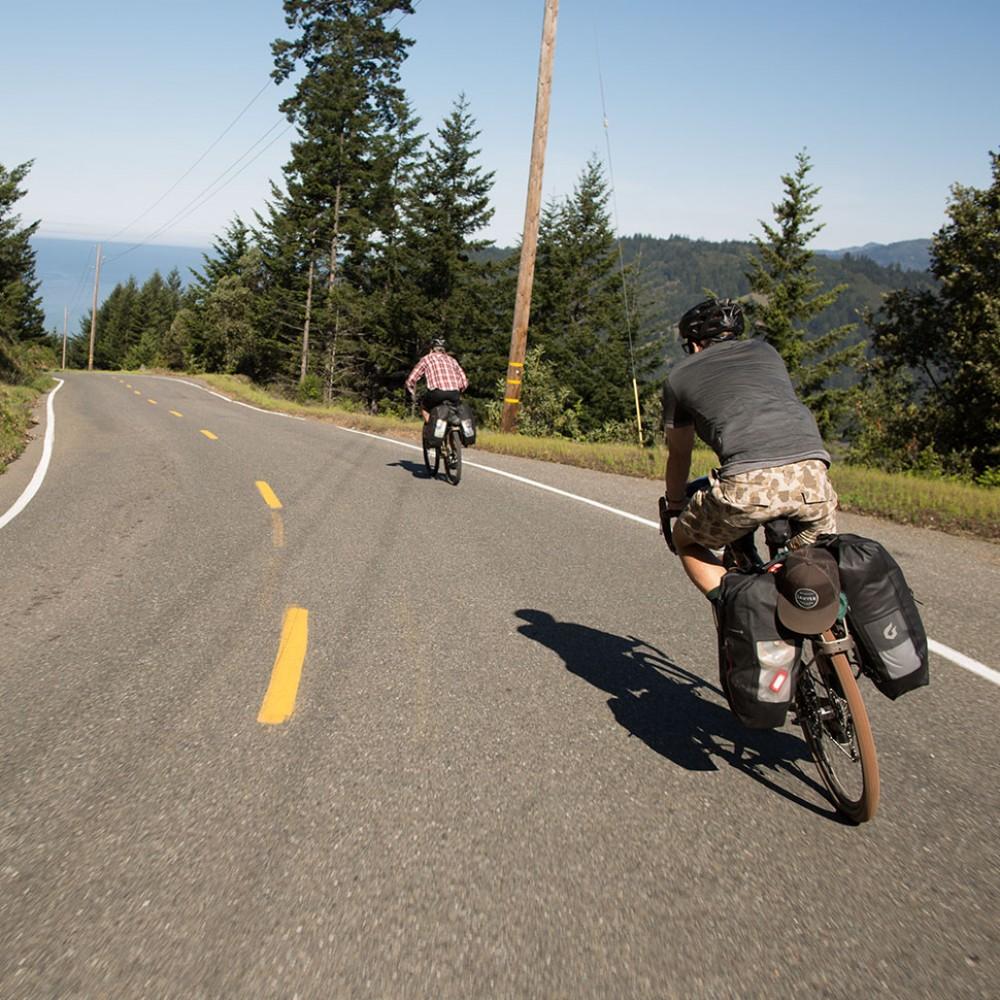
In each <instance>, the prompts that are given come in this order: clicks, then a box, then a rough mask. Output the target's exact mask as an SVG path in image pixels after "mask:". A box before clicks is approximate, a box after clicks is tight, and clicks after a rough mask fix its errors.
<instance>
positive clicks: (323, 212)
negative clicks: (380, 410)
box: [272, 0, 416, 393]
mask: <svg viewBox="0 0 1000 1000" xmlns="http://www.w3.org/2000/svg"><path fill="white" fill-rule="evenodd" d="M284 11H285V21H286V24H287V25H288V27H289V28H290V29H292V30H293V31H295V32H296V35H295V37H294V38H292V39H291V40H283V39H279V40H278V41H276V42H274V44H273V45H272V52H273V55H274V59H275V69H274V73H273V76H274V78H275V80H276V81H278V82H281V81H282V80H285V79H287V78H288V77H289V76H291V75H292V73H293V72H295V71H296V70H297V69H298V68H300V67H302V68H303V69H304V74H303V75H302V77H301V79H300V80H299V81H298V83H297V85H296V88H295V93H294V94H293V95H292V96H291V97H289V98H287V99H286V100H285V101H283V102H282V104H281V110H282V112H283V113H284V114H285V115H286V116H287V117H288V119H289V121H291V122H293V123H295V125H296V126H297V128H298V133H299V139H298V140H297V141H296V142H294V143H293V144H292V158H291V160H290V161H289V163H288V164H286V166H285V168H284V173H285V185H286V193H285V195H284V197H283V198H282V201H281V204H280V212H281V214H282V215H283V216H285V217H286V220H287V222H288V228H289V229H290V230H291V231H292V233H294V236H293V237H292V239H291V243H292V245H294V246H295V247H296V248H298V249H299V251H300V252H301V253H302V254H303V255H304V256H307V257H309V258H310V259H311V258H312V255H313V254H314V253H322V254H325V258H326V261H325V268H323V267H319V270H320V271H325V274H323V279H324V284H325V290H324V294H323V296H322V297H323V299H324V300H325V301H324V302H323V303H322V305H319V304H318V310H317V319H318V320H319V322H318V323H317V326H316V334H317V346H318V347H319V349H320V350H319V352H317V353H318V354H319V355H320V356H321V357H323V359H324V367H325V369H326V371H325V376H326V378H325V381H326V385H327V391H328V393H329V392H331V391H332V390H333V389H334V387H335V386H336V384H337V382H338V379H339V377H340V372H339V371H338V366H340V367H343V365H344V361H345V358H346V360H347V361H348V364H359V365H361V366H364V365H365V361H366V358H365V357H364V351H361V352H360V357H359V356H358V353H359V352H357V351H356V350H352V348H356V347H357V344H358V342H359V339H360V338H361V336H362V335H363V334H364V333H365V332H368V333H370V332H371V329H368V330H367V331H366V330H365V329H364V326H365V317H364V316H363V315H362V314H360V313H359V310H358V308H357V306H358V301H357V295H356V294H355V293H357V292H362V293H363V292H365V291H367V290H368V288H369V285H368V282H369V280H370V277H371V275H372V272H373V263H374V262H373V260H372V256H371V255H372V248H373V246H375V245H377V244H379V243H381V242H382V241H383V240H384V238H385V235H386V233H387V232H388V231H390V230H391V229H392V227H393V224H394V220H393V215H394V212H395V193H396V182H397V178H398V173H399V169H400V162H401V160H402V159H405V157H406V156H407V155H408V152H409V151H411V150H412V148H413V147H414V146H415V143H416V140H415V139H414V138H413V135H412V132H413V128H414V122H413V120H412V114H411V111H410V108H409V106H408V104H407V102H406V99H405V95H404V92H403V89H402V87H401V85H400V82H399V81H400V75H399V70H400V66H401V65H402V63H403V61H404V59H405V58H406V53H407V49H408V47H409V46H410V45H411V44H412V43H411V41H410V40H409V39H405V38H403V37H402V36H401V35H400V33H399V32H398V31H397V30H396V29H395V28H394V27H393V28H390V27H388V26H387V24H386V21H387V19H388V18H389V17H390V16H391V15H394V14H409V13H412V12H413V5H412V3H411V2H410V0H327V2H324V3H316V2H315V0H285V2H284ZM299 269H300V270H302V267H301V265H300V267H299ZM305 270H306V271H308V262H307V265H306V268H305ZM367 360H370V358H369V359H367ZM351 374H352V377H353V380H354V381H355V382H356V380H357V377H358V374H359V373H357V372H353V373H351ZM360 374H362V377H365V376H366V375H367V374H368V373H367V372H366V373H360Z"/></svg>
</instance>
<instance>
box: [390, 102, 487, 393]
mask: <svg viewBox="0 0 1000 1000" xmlns="http://www.w3.org/2000/svg"><path fill="white" fill-rule="evenodd" d="M478 137H479V131H478V129H477V128H476V125H475V120H474V119H473V116H472V114H471V112H470V110H469V104H468V101H467V100H466V98H465V95H464V94H461V95H459V97H458V99H457V100H456V101H455V104H454V106H453V108H452V111H451V113H450V114H449V115H448V117H447V118H446V119H445V120H444V122H443V124H442V125H441V126H440V127H439V128H438V130H437V137H436V139H432V140H431V141H430V142H429V144H428V148H427V149H426V151H425V152H424V155H423V157H422V159H421V162H420V165H419V168H418V169H417V171H416V175H415V179H414V183H413V186H412V190H411V191H410V196H409V209H408V222H409V224H410V226H411V227H412V232H411V234H410V236H409V239H408V240H407V250H408V254H407V256H406V266H407V272H408V274H409V275H410V277H411V279H412V283H413V298H412V299H411V300H410V303H409V316H408V317H407V322H408V329H409V332H410V337H409V340H408V343H407V344H406V347H407V348H408V353H407V357H406V361H407V367H408V366H409V365H412V364H413V362H414V361H415V360H416V359H417V357H419V356H420V355H421V354H422V353H424V351H426V349H427V346H428V344H429V343H430V341H431V340H432V339H433V338H434V337H443V338H445V340H446V341H447V342H448V344H449V347H450V348H451V349H452V350H453V351H454V353H455V354H456V355H458V357H459V358H460V360H461V362H462V366H463V367H464V368H465V371H466V373H467V374H468V376H469V382H470V386H469V393H468V394H469V395H470V396H472V397H473V398H476V397H486V396H487V395H488V394H489V393H492V391H493V383H494V382H495V381H496V378H497V377H498V375H499V374H500V373H501V372H502V371H503V365H504V361H505V360H506V354H505V353H504V352H505V349H506V340H507V336H506V334H505V333H504V332H503V331H502V327H498V324H497V317H496V310H495V308H494V301H495V289H496V279H495V268H494V267H493V266H492V265H491V264H490V263H488V262H487V261H484V260H483V259H482V257H481V251H482V250H484V249H485V248H486V247H489V246H491V245H492V241H491V240H487V239H483V238H482V237H481V236H480V235H479V234H481V233H482V231H483V230H484V229H485V228H486V226H487V225H488V224H489V221H490V219H491V218H492V217H493V208H492V207H491V205H490V192H491V191H492V188H493V172H492V171H484V170H483V168H482V167H481V166H479V165H478V163H477V162H476V160H477V158H478V156H479V152H480V151H479V150H478V149H475V148H474V143H475V141H476V139H477V138H478Z"/></svg>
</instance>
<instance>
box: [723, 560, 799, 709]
mask: <svg viewBox="0 0 1000 1000" xmlns="http://www.w3.org/2000/svg"><path fill="white" fill-rule="evenodd" d="M777 607H778V590H777V587H776V586H775V578H774V574H773V573H737V572H729V573H727V574H726V575H725V576H724V577H723V578H722V585H721V590H720V597H719V602H718V604H717V605H716V614H717V615H718V625H719V678H720V680H721V681H722V690H723V691H724V692H725V695H726V700H727V701H728V702H729V707H730V708H731V709H732V710H733V713H734V714H735V715H736V716H737V718H738V719H739V720H740V722H742V723H743V725H745V726H750V727H751V728H753V729H774V728H776V727H777V726H780V725H782V724H783V723H784V721H785V715H786V713H787V712H788V709H789V706H790V705H791V703H792V700H793V698H794V696H795V686H796V684H797V683H798V677H799V670H800V668H801V664H802V637H801V636H797V635H795V634H793V633H791V632H788V631H787V630H785V629H784V628H783V627H782V626H781V624H780V623H779V622H778V618H777Z"/></svg>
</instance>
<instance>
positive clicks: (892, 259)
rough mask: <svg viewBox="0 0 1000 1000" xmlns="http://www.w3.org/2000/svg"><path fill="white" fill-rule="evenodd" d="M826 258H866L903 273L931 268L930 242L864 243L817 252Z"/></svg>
mask: <svg viewBox="0 0 1000 1000" xmlns="http://www.w3.org/2000/svg"><path fill="white" fill-rule="evenodd" d="M816 253H821V254H823V255H824V256H826V257H844V256H845V255H847V254H850V255H851V256H852V257H867V258H868V259H869V260H873V261H875V263H876V264H881V265H882V266H883V267H892V265H893V264H898V265H899V267H901V268H902V269H903V270H904V271H926V270H927V269H928V268H929V267H930V266H931V241H930V240H900V241H899V242H898V243H866V244H865V245H864V246H861V247H843V248H842V249H840V250H817V251H816Z"/></svg>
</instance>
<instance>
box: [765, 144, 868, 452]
mask: <svg viewBox="0 0 1000 1000" xmlns="http://www.w3.org/2000/svg"><path fill="white" fill-rule="evenodd" d="M795 163H796V168H795V171H794V172H793V173H791V174H785V175H783V176H782V178H781V181H782V184H783V185H784V189H785V197H784V199H783V200H782V201H781V202H779V203H778V204H777V205H774V206H772V207H773V210H774V219H775V225H773V226H772V225H769V224H768V223H766V222H763V221H761V227H762V228H763V230H764V236H765V237H766V239H765V238H761V237H759V236H755V237H753V241H754V244H755V246H756V249H757V255H756V256H751V257H750V260H749V264H750V271H749V272H748V273H747V278H748V280H749V282H750V288H751V292H752V293H753V295H752V299H751V301H750V303H748V312H749V314H750V317H751V319H752V321H753V323H754V324H755V326H756V327H757V329H758V330H759V332H760V333H761V334H762V335H763V338H764V339H765V340H766V341H767V342H768V343H769V344H771V346H772V347H774V348H775V350H777V352H778V353H779V354H780V355H781V357H782V360H783V361H784V362H785V366H786V367H787V368H788V373H789V375H790V376H791V378H792V382H793V384H794V385H795V386H796V388H797V390H798V392H799V394H800V396H801V397H802V399H803V401H804V402H805V403H806V405H807V406H809V408H810V409H811V410H812V412H813V415H814V416H815V417H816V422H817V424H818V425H819V429H820V433H822V434H823V435H824V436H828V435H830V434H832V433H834V432H835V431H836V430H838V429H839V428H840V426H841V425H842V423H843V418H844V415H845V413H846V412H847V409H848V407H849V406H850V402H851V399H852V398H853V397H855V396H856V394H857V389H856V387H851V386H847V385H844V384H838V383H843V382H844V380H845V378H849V377H850V373H852V372H854V371H856V370H857V368H858V366H859V365H860V363H861V360H862V358H863V356H864V347H865V345H864V343H863V342H860V343H853V344H847V343H846V341H847V339H848V338H849V337H850V335H851V334H852V333H853V332H854V331H855V330H856V328H857V324H856V323H848V324H845V325H843V326H839V327H836V328H835V329H833V330H830V331H829V332H828V333H826V334H823V335H822V336H820V337H814V338H810V336H809V325H810V322H811V321H812V320H814V319H815V318H816V317H817V316H818V315H819V314H820V313H822V312H823V310H825V309H826V308H828V307H829V306H830V305H832V304H833V303H834V302H835V301H836V300H837V298H838V296H839V295H840V293H841V292H843V291H844V289H845V288H846V287H847V286H846V285H837V286H835V287H834V288H830V289H828V290H827V291H821V290H820V289H821V282H820V281H818V280H817V278H816V267H815V265H814V264H813V263H812V257H813V253H812V251H811V250H809V249H808V245H809V243H810V242H811V241H812V240H813V238H814V237H815V236H816V235H817V233H819V232H820V231H821V230H822V229H823V223H819V224H815V225H814V224H813V219H814V218H815V216H816V214H817V212H818V211H819V209H820V206H819V205H817V204H815V201H814V199H815V197H816V195H817V194H818V193H819V190H820V189H819V188H818V187H816V186H813V185H810V184H809V183H808V181H807V175H808V173H809V171H810V170H811V169H812V163H811V162H810V160H809V157H808V155H807V154H806V152H805V150H803V151H802V152H800V153H799V154H798V155H797V156H796V158H795Z"/></svg>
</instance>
